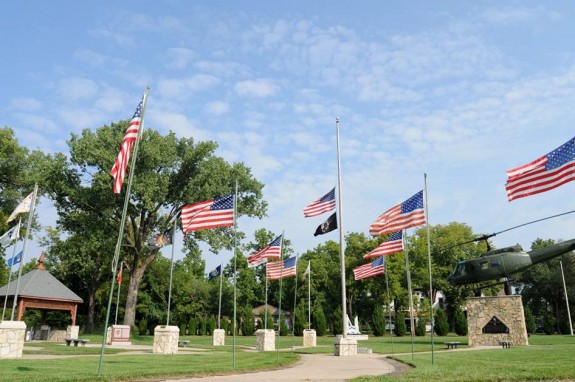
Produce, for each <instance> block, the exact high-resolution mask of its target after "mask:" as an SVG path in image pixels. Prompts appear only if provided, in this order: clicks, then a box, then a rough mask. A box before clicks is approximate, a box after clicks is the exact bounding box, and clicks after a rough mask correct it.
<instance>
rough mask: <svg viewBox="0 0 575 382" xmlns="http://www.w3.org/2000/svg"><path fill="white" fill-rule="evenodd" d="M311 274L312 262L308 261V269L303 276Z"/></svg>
mask: <svg viewBox="0 0 575 382" xmlns="http://www.w3.org/2000/svg"><path fill="white" fill-rule="evenodd" d="M310 272H311V268H310V261H309V260H308V262H307V268H306V269H305V272H304V273H303V275H304V276H305V275H309V274H310Z"/></svg>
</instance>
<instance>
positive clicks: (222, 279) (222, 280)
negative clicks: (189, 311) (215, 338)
mask: <svg viewBox="0 0 575 382" xmlns="http://www.w3.org/2000/svg"><path fill="white" fill-rule="evenodd" d="M223 283H224V263H221V264H220V298H219V301H218V329H221V326H220V323H221V321H222V319H221V317H222V284H223Z"/></svg>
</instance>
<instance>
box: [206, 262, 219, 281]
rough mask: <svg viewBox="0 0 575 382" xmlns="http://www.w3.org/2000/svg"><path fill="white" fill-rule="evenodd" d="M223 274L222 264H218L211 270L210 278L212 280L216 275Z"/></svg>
mask: <svg viewBox="0 0 575 382" xmlns="http://www.w3.org/2000/svg"><path fill="white" fill-rule="evenodd" d="M221 274H222V266H221V265H218V266H217V267H216V269H214V270H213V271H211V272H210V273H209V274H208V278H209V279H210V280H211V279H215V278H216V277H220V275H221Z"/></svg>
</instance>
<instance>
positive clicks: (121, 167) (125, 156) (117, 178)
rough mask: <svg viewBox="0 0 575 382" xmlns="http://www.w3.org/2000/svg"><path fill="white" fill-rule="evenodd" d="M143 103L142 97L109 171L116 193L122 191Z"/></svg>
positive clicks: (138, 128) (136, 136)
mask: <svg viewBox="0 0 575 382" xmlns="http://www.w3.org/2000/svg"><path fill="white" fill-rule="evenodd" d="M143 103H144V97H142V100H141V101H140V103H139V104H138V107H137V108H136V112H135V113H134V116H133V117H132V120H131V121H130V125H129V126H128V130H126V134H125V135H124V139H123V140H122V144H121V145H120V152H119V153H118V157H117V158H116V163H114V167H112V171H110V175H112V177H114V193H116V194H119V193H120V192H121V191H122V184H123V183H124V175H125V174H126V169H127V168H128V162H129V160H130V153H131V152H132V146H134V142H136V139H138V131H139V130H140V122H141V120H142V107H143Z"/></svg>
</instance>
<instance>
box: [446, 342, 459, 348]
mask: <svg viewBox="0 0 575 382" xmlns="http://www.w3.org/2000/svg"><path fill="white" fill-rule="evenodd" d="M445 344H446V345H447V349H457V347H458V346H459V345H460V344H461V342H445Z"/></svg>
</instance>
